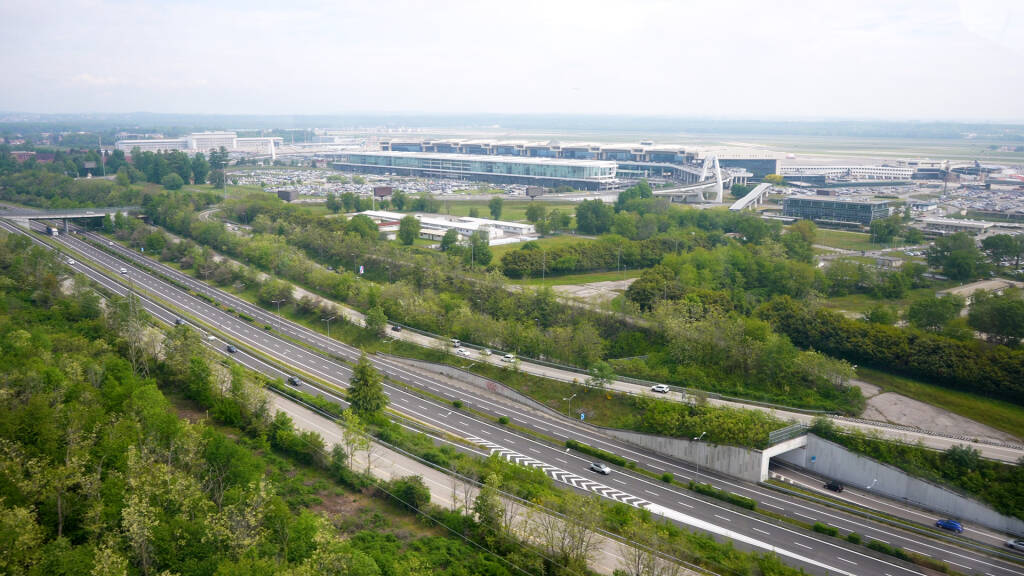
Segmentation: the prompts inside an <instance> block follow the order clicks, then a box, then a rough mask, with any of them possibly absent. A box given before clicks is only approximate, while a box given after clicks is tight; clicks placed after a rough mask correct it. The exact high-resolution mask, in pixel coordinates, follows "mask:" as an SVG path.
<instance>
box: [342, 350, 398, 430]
mask: <svg viewBox="0 0 1024 576" xmlns="http://www.w3.org/2000/svg"><path fill="white" fill-rule="evenodd" d="M348 401H349V404H351V406H352V411H353V412H355V413H356V414H359V415H361V416H373V415H376V414H379V413H380V412H381V411H382V410H384V408H385V407H386V406H387V405H388V397H387V396H386V395H385V394H384V389H383V388H382V387H381V377H380V373H379V372H377V369H376V368H374V367H373V364H370V361H369V359H367V357H366V353H365V352H364V353H363V354H362V355H361V356H360V357H359V362H358V363H356V366H355V368H354V369H353V370H352V378H351V379H350V380H349V389H348Z"/></svg>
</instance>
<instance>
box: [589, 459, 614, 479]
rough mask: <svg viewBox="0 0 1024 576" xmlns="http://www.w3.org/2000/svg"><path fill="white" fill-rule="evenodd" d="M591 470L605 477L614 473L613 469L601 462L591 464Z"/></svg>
mask: <svg viewBox="0 0 1024 576" xmlns="http://www.w3.org/2000/svg"><path fill="white" fill-rule="evenodd" d="M590 469H591V470H593V471H594V472H597V473H598V474H604V475H605V476H607V475H609V474H611V473H612V469H611V468H609V467H608V465H607V464H604V463H601V462H591V463H590Z"/></svg>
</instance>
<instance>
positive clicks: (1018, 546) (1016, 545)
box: [1006, 538, 1024, 552]
mask: <svg viewBox="0 0 1024 576" xmlns="http://www.w3.org/2000/svg"><path fill="white" fill-rule="evenodd" d="M1006 547H1007V548H1013V549H1014V550H1020V551H1021V552H1024V538H1014V539H1013V540H1007V541H1006Z"/></svg>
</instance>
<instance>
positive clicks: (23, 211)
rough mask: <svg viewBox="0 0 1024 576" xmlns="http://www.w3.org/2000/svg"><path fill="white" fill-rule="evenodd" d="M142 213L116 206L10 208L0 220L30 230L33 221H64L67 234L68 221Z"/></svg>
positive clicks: (140, 210) (138, 209)
mask: <svg viewBox="0 0 1024 576" xmlns="http://www.w3.org/2000/svg"><path fill="white" fill-rule="evenodd" d="M139 212H142V208H140V207H138V206H115V207H110V208H81V209H69V210H33V209H31V208H10V209H8V210H3V211H0V218H4V219H6V220H10V221H11V222H13V223H15V224H17V225H18V226H21V227H22V228H25V229H26V230H28V229H29V223H30V222H31V221H32V220H62V221H64V231H65V232H67V228H68V220H77V219H83V218H106V217H109V216H113V215H114V214H123V215H125V216H129V215H131V214H137V213H139Z"/></svg>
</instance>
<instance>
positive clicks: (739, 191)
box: [729, 184, 752, 198]
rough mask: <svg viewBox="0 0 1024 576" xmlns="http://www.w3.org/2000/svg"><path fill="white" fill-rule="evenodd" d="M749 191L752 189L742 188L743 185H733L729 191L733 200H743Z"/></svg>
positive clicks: (748, 187)
mask: <svg viewBox="0 0 1024 576" xmlns="http://www.w3.org/2000/svg"><path fill="white" fill-rule="evenodd" d="M751 190H752V188H751V187H750V186H744V185H743V184H733V185H732V188H730V189H729V191H730V192H732V195H733V197H734V198H743V197H744V196H746V195H747V194H749V193H750V191H751Z"/></svg>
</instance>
